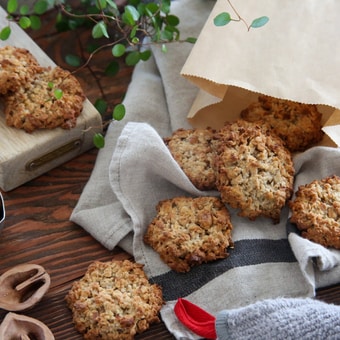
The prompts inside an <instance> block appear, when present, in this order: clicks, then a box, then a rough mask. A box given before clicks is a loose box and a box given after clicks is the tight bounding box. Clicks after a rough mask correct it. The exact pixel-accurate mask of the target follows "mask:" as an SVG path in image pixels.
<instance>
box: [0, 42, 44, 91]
mask: <svg viewBox="0 0 340 340" xmlns="http://www.w3.org/2000/svg"><path fill="white" fill-rule="evenodd" d="M40 69H41V67H40V66H39V63H38V61H37V60H36V59H35V57H34V56H33V55H32V54H31V53H30V52H29V51H28V50H26V49H24V48H19V47H14V46H4V47H0V94H6V93H8V92H14V91H16V90H18V89H19V88H20V86H22V85H23V84H26V83H27V82H29V81H31V80H32V78H33V77H34V75H35V74H36V72H38V71H39V70H40Z"/></svg>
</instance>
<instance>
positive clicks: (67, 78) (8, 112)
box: [4, 67, 85, 132]
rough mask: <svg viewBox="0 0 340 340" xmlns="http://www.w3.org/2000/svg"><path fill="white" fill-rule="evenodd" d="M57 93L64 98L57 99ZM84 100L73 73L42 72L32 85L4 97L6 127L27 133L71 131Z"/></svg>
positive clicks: (44, 69) (48, 69)
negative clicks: (55, 93)
mask: <svg viewBox="0 0 340 340" xmlns="http://www.w3.org/2000/svg"><path fill="white" fill-rule="evenodd" d="M51 85H52V86H51ZM55 89H60V90H61V91H62V96H61V98H56V97H55V95H54V90H55ZM84 100H85V95H84V93H83V90H82V88H81V85H80V83H79V82H78V80H77V79H76V78H75V77H74V76H73V75H72V74H71V73H70V72H69V71H67V70H64V69H62V68H60V67H55V68H41V70H40V72H37V73H36V74H35V75H34V77H33V78H32V79H31V80H30V81H29V82H27V83H25V84H23V86H21V87H20V88H19V89H17V90H16V91H15V92H11V93H8V94H6V95H5V96H4V104H5V108H4V112H5V116H6V124H7V125H8V126H12V127H16V128H18V129H24V130H25V131H26V132H33V131H34V130H37V129H54V128H56V127H61V128H63V129H70V128H73V127H74V126H75V125H76V121H77V117H78V116H79V115H80V113H81V111H82V108H83V102H84Z"/></svg>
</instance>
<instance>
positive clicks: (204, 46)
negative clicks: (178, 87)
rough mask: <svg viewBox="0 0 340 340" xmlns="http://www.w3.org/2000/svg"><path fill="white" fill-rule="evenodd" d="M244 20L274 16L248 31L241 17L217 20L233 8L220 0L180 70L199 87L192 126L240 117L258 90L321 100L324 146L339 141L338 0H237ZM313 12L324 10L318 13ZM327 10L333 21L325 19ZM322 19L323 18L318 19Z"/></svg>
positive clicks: (190, 116)
mask: <svg viewBox="0 0 340 340" xmlns="http://www.w3.org/2000/svg"><path fill="white" fill-rule="evenodd" d="M232 3H233V6H234V8H237V11H238V13H240V15H241V16H242V18H244V20H246V21H248V22H251V20H252V18H254V17H259V16H261V15H266V16H268V17H269V19H270V20H269V22H268V23H267V24H266V25H265V26H264V27H261V28H258V29H251V30H249V31H248V30H247V29H246V27H245V26H243V25H242V22H231V23H229V24H228V25H227V26H223V27H217V26H215V25H214V22H213V20H214V18H215V17H216V16H217V15H218V14H219V13H221V12H224V11H227V12H230V14H231V16H232V17H233V16H235V12H233V8H232V7H230V6H229V4H228V2H227V1H225V0H218V1H217V2H216V5H215V6H214V8H213V10H212V12H211V14H210V16H209V18H208V20H207V22H206V23H205V25H204V27H203V29H202V31H201V33H200V35H199V37H198V39H197V42H196V44H195V45H194V47H193V49H192V51H191V53H190V55H189V57H188V59H187V61H186V63H185V64H184V66H183V68H182V71H181V75H182V76H183V77H185V78H187V79H188V80H189V81H191V82H193V83H194V84H195V85H196V86H198V87H199V89H200V91H199V93H198V95H197V97H196V100H195V101H194V103H193V105H192V107H191V110H190V112H189V114H188V119H189V122H190V123H191V124H192V125H193V126H194V127H205V126H211V127H213V128H219V127H221V126H222V125H223V124H224V122H225V121H232V120H235V119H237V118H238V117H239V114H240V112H241V111H242V110H243V109H245V108H246V107H247V106H248V105H249V104H250V103H252V102H256V101H257V98H258V96H259V95H260V94H264V95H268V96H272V97H276V98H280V99H287V100H291V101H295V102H300V103H306V104H316V105H318V109H319V111H320V112H321V113H322V115H323V118H322V124H323V131H324V132H325V134H326V135H325V138H324V139H323V141H322V142H321V144H322V145H327V146H340V114H339V113H340V111H339V110H338V109H339V108H340V96H339V95H338V89H340V77H339V76H338V74H337V72H336V70H340V59H339V58H337V55H339V53H340V42H339V39H338V38H337V33H336V32H338V31H339V28H340V24H339V21H338V18H337V16H336V15H335V13H339V11H340V2H336V1H326V2H325V3H323V4H322V6H320V2H319V1H317V0H308V1H307V0H304V1H299V2H296V1H293V0H287V1H285V2H284V3H282V2H279V1H272V0H249V1H247V2H244V1H240V0H233V1H232ZM315 13H318V15H317V16H316V15H315ZM326 17H327V22H326V21H325V20H324V18H326ZM318 21H319V22H318Z"/></svg>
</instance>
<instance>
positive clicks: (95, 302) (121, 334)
mask: <svg viewBox="0 0 340 340" xmlns="http://www.w3.org/2000/svg"><path fill="white" fill-rule="evenodd" d="M66 302H67V304H68V307H69V308H70V309H71V310H72V313H73V322H74V324H75V327H76V329H77V330H78V331H79V332H80V333H82V334H83V336H84V339H89V340H92V339H103V340H133V339H134V335H135V334H137V333H142V332H144V331H145V330H146V329H148V328H149V326H150V324H152V323H155V322H160V319H159V317H158V314H159V311H160V309H161V307H162V305H163V297H162V290H161V288H160V287H159V286H158V285H156V284H150V283H149V281H148V279H147V277H146V275H145V273H144V271H143V266H142V265H141V264H137V263H134V262H131V261H129V260H124V261H111V262H99V261H96V262H93V263H92V264H91V265H90V266H89V267H88V270H87V271H86V273H85V275H84V277H83V278H82V279H80V280H79V281H76V282H75V283H74V284H73V286H72V288H71V289H70V291H69V292H68V294H67V295H66Z"/></svg>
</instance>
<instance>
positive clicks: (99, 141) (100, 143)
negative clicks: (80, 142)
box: [93, 132, 105, 149]
mask: <svg viewBox="0 0 340 340" xmlns="http://www.w3.org/2000/svg"><path fill="white" fill-rule="evenodd" d="M93 144H94V146H95V147H96V148H98V149H102V148H103V147H104V146H105V138H104V136H103V135H102V134H101V133H100V132H97V133H95V134H94V135H93Z"/></svg>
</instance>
